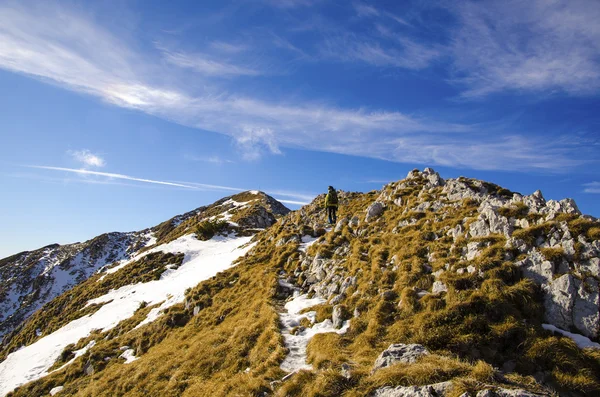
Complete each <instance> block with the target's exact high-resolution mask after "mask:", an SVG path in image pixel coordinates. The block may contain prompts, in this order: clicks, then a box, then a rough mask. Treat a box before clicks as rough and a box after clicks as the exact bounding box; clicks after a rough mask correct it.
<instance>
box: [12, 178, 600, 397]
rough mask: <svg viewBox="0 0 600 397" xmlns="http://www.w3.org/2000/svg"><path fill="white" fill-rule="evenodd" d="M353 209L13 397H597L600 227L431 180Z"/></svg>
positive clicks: (267, 242)
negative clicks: (50, 396) (53, 395)
mask: <svg viewBox="0 0 600 397" xmlns="http://www.w3.org/2000/svg"><path fill="white" fill-rule="evenodd" d="M339 198H340V211H339V218H340V221H339V222H338V224H337V225H336V226H335V227H334V228H330V227H327V226H326V225H325V224H324V219H325V215H324V213H323V210H322V203H323V196H319V197H317V198H316V199H315V201H314V202H313V203H311V204H310V205H308V206H305V207H303V208H301V209H300V210H298V211H295V212H292V213H289V214H287V215H286V216H284V217H282V218H281V219H280V220H279V221H277V222H276V223H275V224H274V225H273V226H272V227H270V228H268V229H266V230H263V231H260V232H259V233H258V234H257V235H256V236H255V237H253V240H252V242H253V246H252V247H246V248H247V249H248V251H247V252H246V254H245V255H244V256H242V257H240V258H239V259H238V261H237V262H236V266H235V267H231V268H228V269H226V270H224V271H222V272H220V273H218V274H216V275H215V276H214V277H212V278H210V279H207V280H205V281H202V282H200V283H199V284H197V285H196V286H195V287H193V288H190V289H189V290H187V291H185V298H183V302H181V303H175V304H173V305H172V306H170V307H168V308H166V309H165V310H164V314H163V315H161V316H159V317H158V318H156V319H155V320H154V321H152V322H150V323H147V324H144V325H141V326H139V327H138V325H139V324H140V323H142V322H143V321H144V319H147V318H148V314H149V313H150V312H151V311H152V310H153V309H155V307H152V306H145V305H140V306H139V308H138V309H137V311H135V312H134V313H133V316H132V317H130V318H128V319H126V320H123V321H121V322H120V323H119V324H117V325H116V326H114V328H111V329H107V330H104V331H102V330H100V331H97V332H92V333H91V334H90V336H89V337H87V338H85V339H82V340H80V341H79V342H78V343H77V344H76V345H74V346H67V347H65V349H64V350H63V353H62V354H61V357H59V358H58V360H57V363H56V364H55V365H56V366H57V367H58V366H60V365H62V364H63V363H65V362H67V361H69V360H71V359H72V358H74V360H73V361H72V362H70V364H69V365H67V366H66V367H65V368H63V369H61V370H58V371H56V372H53V373H51V374H49V375H48V376H45V377H43V378H41V379H39V380H36V381H34V382H31V383H28V384H26V385H23V386H22V387H20V388H18V389H17V390H15V391H14V392H13V393H12V395H14V396H30V395H45V394H47V393H49V392H50V391H51V390H54V391H56V390H58V389H57V388H62V389H61V390H62V391H61V393H63V394H64V395H81V396H88V395H89V396H91V395H94V396H97V395H107V396H115V395H131V396H135V395H183V396H199V395H249V396H259V395H278V396H339V395H344V396H363V395H377V396H408V395H423V396H440V395H444V396H452V397H453V396H457V397H458V396H463V397H465V396H468V395H470V396H477V397H483V396H493V395H499V396H507V395H512V396H533V395H540V394H541V395H555V394H556V393H560V394H561V395H565V396H581V395H589V396H593V395H597V394H598V393H600V349H599V348H600V345H599V344H598V343H596V342H597V341H598V330H599V318H598V307H599V306H600V302H599V301H598V280H599V279H600V274H599V271H598V264H599V261H598V256H599V254H600V242H599V239H600V223H599V222H598V221H597V220H596V219H593V218H591V217H586V216H582V215H581V214H580V213H579V210H578V209H577V207H576V205H575V203H574V202H573V201H571V200H568V199H566V200H562V201H560V202H555V201H552V200H550V201H548V202H546V201H545V200H544V199H543V197H542V195H541V193H539V192H536V193H534V194H532V195H530V196H523V195H520V194H518V193H513V192H510V191H508V190H506V189H503V188H501V187H499V186H496V185H493V184H490V183H486V182H483V181H478V180H474V179H468V178H458V179H449V180H443V179H442V178H440V176H439V175H438V174H437V173H435V172H434V171H433V170H431V169H426V170H425V171H423V172H419V171H413V172H411V173H409V175H408V176H407V178H406V179H404V180H402V181H398V182H393V183H390V184H388V185H386V186H384V188H383V189H382V190H381V191H374V192H370V193H366V194H361V193H345V192H340V194H339ZM232 216H233V215H232ZM234 222H235V221H234ZM177 228H179V229H178V230H176V229H177ZM191 228H192V226H191V224H187V223H186V221H184V222H182V223H181V224H180V225H178V226H177V227H175V228H171V229H169V230H167V231H166V233H163V234H162V235H163V237H164V236H171V237H170V238H174V239H175V241H177V239H186V238H191V237H189V234H186V232H189V231H191V230H192V229H191ZM167 229H168V228H167ZM241 234H244V233H241ZM218 238H219V237H217V239H218ZM238 238H239V237H238ZM242 238H243V236H242ZM209 241H212V240H209ZM170 254H171V255H172V256H169V257H166V258H160V257H157V258H155V261H154V260H153V264H152V265H151V266H150V268H156V267H159V268H160V267H161V266H163V267H164V263H168V262H170V261H176V260H178V259H177V258H176V257H177V253H176V252H174V251H172V250H171V252H170ZM149 255H150V254H149ZM186 255H187V254H186ZM130 266H134V268H137V266H141V267H144V266H145V265H142V264H139V263H138V264H135V262H134V263H133V264H130V265H127V267H125V268H123V269H127V268H129V267H130ZM182 266H185V265H182ZM115 274H116V273H115ZM94 277H97V278H100V276H94ZM105 280H107V281H110V283H115V282H117V281H118V280H116V279H113V280H109V276H106V278H105V279H104V280H103V281H102V282H100V281H97V279H96V280H92V279H90V280H88V283H90V284H89V285H88V286H87V287H86V289H82V290H80V291H77V294H78V295H81V296H83V297H84V298H83V299H82V303H83V304H84V305H85V304H87V303H88V302H91V303H92V304H93V302H98V303H102V302H103V301H104V299H108V297H105V298H103V299H101V300H98V299H95V300H92V299H91V298H88V295H86V292H88V289H89V288H91V287H90V286H91V285H92V284H91V282H92V281H94V282H95V283H96V284H101V283H104V282H105ZM127 285H129V286H131V285H132V284H131V283H129V282H128V284H127ZM81 287H83V285H82V286H81ZM124 287H126V286H124ZM124 287H120V288H124ZM77 288H79V287H77ZM91 295H92V294H91ZM91 295H90V296H91ZM111 296H114V297H117V296H119V295H114V294H113V295H111ZM121 296H122V295H121ZM73 299H76V298H73ZM88 299H89V300H88ZM166 301H168V298H167V299H166V300H165V302H166ZM153 303H154V301H153ZM109 304H110V303H109ZM158 304H159V303H157V305H158ZM160 304H161V305H162V304H163V303H160ZM315 304H316V306H314V305H315ZM100 310H101V309H100ZM65 315H67V314H65ZM67 316H68V315H67ZM65 321H67V320H65ZM69 321H70V320H69ZM66 324H70V323H66ZM29 332H30V333H31V332H32V330H30V331H29ZM564 335H567V337H565V336H564ZM17 337H18V336H17ZM571 337H574V338H575V339H576V341H575V340H573V339H571ZM392 344H394V345H393V346H390V345H392ZM124 352H126V353H127V352H128V353H127V354H124ZM132 355H133V356H134V357H135V358H136V359H135V361H131V360H132ZM10 357H11V356H9V359H10ZM13 357H15V356H13ZM5 363H6V362H5ZM5 363H0V378H1V376H2V375H1V374H2V368H3V367H2V365H5ZM417 393H420V394H417ZM464 393H467V394H464ZM532 393H538V394H532Z"/></svg>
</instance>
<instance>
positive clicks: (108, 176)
mask: <svg viewBox="0 0 600 397" xmlns="http://www.w3.org/2000/svg"><path fill="white" fill-rule="evenodd" d="M25 167H27V168H33V169H39V170H48V171H57V172H63V173H68V174H76V175H81V176H83V177H90V176H91V177H98V178H99V179H82V180H80V181H82V182H85V183H93V184H105V185H111V184H117V185H125V186H136V185H130V184H123V183H120V182H118V181H131V182H139V183H141V184H142V185H147V184H149V185H161V186H166V187H175V188H183V189H190V190H215V191H224V192H244V191H247V190H250V189H245V188H240V187H234V186H223V185H213V184H207V183H198V182H182V181H161V180H156V179H148V178H138V177H135V176H130V175H125V174H119V173H113V172H100V171H91V170H86V169H76V168H66V167H53V166H45V165H27V166H25ZM11 176H14V177H27V178H32V177H38V176H37V175H31V174H18V173H17V174H13V175H11ZM50 180H51V181H57V182H63V183H64V182H66V181H72V180H70V179H56V178H54V179H50ZM115 181H117V182H115ZM137 186H139V185H137ZM266 193H268V194H272V195H274V196H284V197H290V198H292V199H295V200H288V199H278V200H279V201H281V202H282V203H288V204H296V205H304V204H308V203H309V202H310V201H312V199H313V198H314V196H311V195H308V194H302V193H294V192H289V191H281V190H277V189H274V190H271V189H267V190H266Z"/></svg>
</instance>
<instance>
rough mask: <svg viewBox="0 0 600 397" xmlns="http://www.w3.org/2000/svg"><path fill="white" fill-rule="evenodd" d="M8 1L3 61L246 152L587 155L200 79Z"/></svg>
mask: <svg viewBox="0 0 600 397" xmlns="http://www.w3.org/2000/svg"><path fill="white" fill-rule="evenodd" d="M9 4H13V5H12V6H11V5H9ZM9 4H3V5H1V6H0V68H3V69H6V70H10V71H13V72H17V73H22V74H27V75H31V76H35V77H36V78H39V79H42V80H44V81H49V82H52V83H54V84H57V85H60V86H63V87H66V88H68V89H71V90H74V91H77V92H84V93H87V94H91V95H94V96H96V97H99V98H101V99H102V100H104V101H107V102H110V103H112V104H115V105H117V106H121V107H126V108H130V109H137V110H139V111H142V112H145V113H148V114H151V115H155V116H158V117H161V118H164V119H167V120H170V121H173V122H176V123H180V124H182V125H185V126H189V127H194V128H198V129H201V130H208V131H214V132H218V133H222V134H226V135H229V136H231V137H233V140H234V142H236V145H237V147H238V148H239V149H240V150H241V151H242V153H243V157H244V158H246V159H256V158H259V157H260V156H261V155H263V154H264V153H274V154H278V153H281V152H282V148H286V147H292V148H303V149H308V150H317V151H327V152H334V153H341V154H350V155H357V156H366V157H374V158H380V159H385V160H390V161H401V162H418V163H426V164H443V165H453V166H459V167H469V168H477V169H501V170H506V169H510V170H521V171H527V170H532V169H547V170H552V169H564V168H565V167H573V166H576V165H578V164H581V163H582V162H584V161H585V158H583V157H582V156H581V155H580V154H579V150H578V148H573V147H564V145H563V144H562V143H560V142H554V143H553V142H549V143H548V142H543V141H542V142H541V143H543V144H542V145H538V144H536V141H535V140H527V139H525V138H523V137H522V136H520V135H519V134H516V133H513V134H511V137H510V139H506V138H501V137H500V138H499V137H498V134H497V135H493V136H490V135H487V134H485V133H483V132H479V131H478V128H479V127H477V126H472V125H465V124H461V123H455V122H451V121H445V120H436V119H435V118H433V117H428V116H426V115H420V116H417V115H413V114H405V113H402V112H398V111H390V110H378V109H368V108H354V109H352V108H341V107H338V106H335V105H332V104H329V103H324V102H316V101H315V102H308V101H302V100H290V99H286V100H278V98H273V99H272V100H270V101H266V100H264V99H259V98H258V97H251V96H247V95H240V94H235V93H231V92H228V91H225V90H224V89H223V88H222V87H219V85H218V84H217V83H215V82H214V80H216V79H206V80H202V81H201V82H200V83H199V84H198V86H200V88H197V87H194V88H193V87H190V84H186V83H188V81H187V80H185V79H183V76H179V75H178V68H173V67H172V65H171V64H170V63H167V64H166V65H165V64H164V63H161V62H160V60H161V57H162V54H161V53H160V52H157V53H145V54H143V55H142V54H140V53H138V52H136V51H133V50H132V49H131V48H132V46H128V45H126V43H125V42H123V41H122V40H119V39H118V38H116V37H115V36H114V35H113V34H111V33H110V32H109V31H108V30H107V29H104V28H103V27H102V26H99V25H98V24H96V23H95V22H94V21H92V20H91V19H90V18H89V17H86V16H83V15H80V14H77V13H76V12H74V11H71V10H65V9H62V8H58V7H57V6H50V5H46V4H47V3H43V4H44V5H43V6H32V7H27V8H25V7H24V6H20V5H14V4H16V3H9ZM57 25H60V26H61V27H62V28H61V29H56V26H57ZM343 39H345V38H343ZM354 39H356V38H355V37H350V39H349V40H350V41H349V42H348V43H346V44H347V45H348V47H349V48H350V51H349V53H350V54H351V56H352V57H354V58H358V59H364V61H365V62H371V64H372V63H379V64H381V65H397V66H402V67H405V68H414V69H418V68H422V67H425V66H426V65H427V63H428V62H430V61H431V60H432V59H434V58H435V57H436V56H437V53H436V51H437V49H431V50H430V52H427V51H428V50H427V48H422V47H421V46H420V44H418V43H416V42H413V41H411V40H409V39H398V40H400V41H398V42H399V43H400V44H399V48H400V49H397V50H393V51H391V52H390V51H388V49H387V48H384V47H382V46H380V45H378V44H377V43H372V42H363V41H362V40H361V39H358V40H354ZM90 43H93V45H90ZM332 45H333V43H332ZM332 51H333V50H332ZM176 52H177V51H173V53H176ZM221 63H226V62H223V61H222V60H221ZM169 65H171V68H170V69H164V67H168V66H169ZM209 69H210V68H209ZM238 72H239V70H238ZM599 73H600V72H599ZM164 76H169V78H168V79H167V78H165V77H164ZM178 76H179V77H181V79H178ZM519 143H526V144H519ZM561 145H562V146H561ZM517 160H518V163H517V162H516V161H517Z"/></svg>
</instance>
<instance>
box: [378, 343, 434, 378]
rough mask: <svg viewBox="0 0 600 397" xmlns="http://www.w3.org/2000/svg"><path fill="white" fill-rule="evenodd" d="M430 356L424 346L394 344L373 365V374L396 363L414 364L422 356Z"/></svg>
mask: <svg viewBox="0 0 600 397" xmlns="http://www.w3.org/2000/svg"><path fill="white" fill-rule="evenodd" d="M426 354H429V352H428V351H427V349H425V347H424V346H423V345H418V344H404V343H397V344H392V345H390V347H388V348H387V349H385V350H384V351H383V352H382V353H381V354H380V355H379V357H377V360H375V364H374V365H373V372H374V371H377V370H378V369H381V368H385V367H389V366H390V365H393V364H396V363H407V364H410V363H414V362H415V361H417V359H418V358H419V357H421V356H424V355H426Z"/></svg>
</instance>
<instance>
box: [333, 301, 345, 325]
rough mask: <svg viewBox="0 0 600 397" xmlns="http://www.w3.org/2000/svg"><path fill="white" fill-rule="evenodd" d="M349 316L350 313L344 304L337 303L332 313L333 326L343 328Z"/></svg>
mask: <svg viewBox="0 0 600 397" xmlns="http://www.w3.org/2000/svg"><path fill="white" fill-rule="evenodd" d="M347 316H348V313H347V310H346V308H345V307H343V306H342V305H335V307H334V308H333V313H332V315H331V320H332V322H333V327H334V328H337V329H339V328H342V325H344V320H346V317H347Z"/></svg>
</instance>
